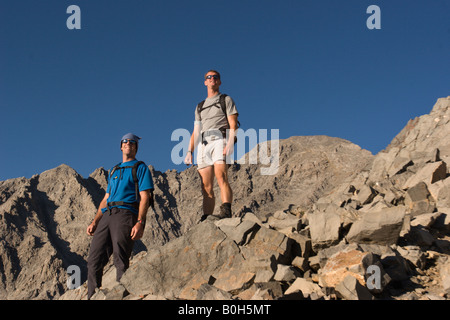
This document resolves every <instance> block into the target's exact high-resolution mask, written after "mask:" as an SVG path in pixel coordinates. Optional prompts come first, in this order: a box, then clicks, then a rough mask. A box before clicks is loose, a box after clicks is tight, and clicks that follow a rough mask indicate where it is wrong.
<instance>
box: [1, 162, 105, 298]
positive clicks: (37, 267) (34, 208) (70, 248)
mask: <svg viewBox="0 0 450 320" xmlns="http://www.w3.org/2000/svg"><path fill="white" fill-rule="evenodd" d="M104 178H105V176H104V175H103V176H102V174H101V172H100V171H96V172H95V173H94V174H93V176H92V177H90V178H89V179H86V180H85V179H83V178H82V177H80V176H79V175H78V174H77V173H76V172H75V171H74V170H73V169H71V168H69V167H68V166H65V165H62V166H60V167H58V168H56V169H53V170H49V171H46V172H44V173H42V174H40V175H37V176H34V177H32V178H31V179H29V180H28V179H24V178H19V179H12V180H7V181H2V182H0V195H1V196H0V197H1V198H0V201H1V202H0V203H1V205H0V217H1V224H0V239H1V240H0V241H1V243H2V245H1V246H0V257H1V264H0V272H1V276H2V278H1V282H0V288H1V289H0V297H1V298H3V299H5V298H8V299H31V298H37V299H48V298H52V297H54V296H57V295H59V293H60V292H61V290H62V289H63V285H64V283H65V279H66V278H67V274H66V273H65V268H67V266H69V265H71V264H76V265H79V266H80V267H82V268H85V265H86V263H85V256H86V254H87V250H88V241H87V239H85V237H83V236H80V230H82V229H83V228H85V226H86V221H89V219H90V218H91V217H92V216H93V214H94V213H95V211H96V203H95V202H98V201H99V200H98V199H99V198H100V197H101V193H102V189H101V186H102V185H103V186H104V185H105V180H104ZM102 179H103V181H102ZM94 199H95V200H94Z"/></svg>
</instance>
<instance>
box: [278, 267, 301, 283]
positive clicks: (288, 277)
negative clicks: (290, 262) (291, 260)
mask: <svg viewBox="0 0 450 320" xmlns="http://www.w3.org/2000/svg"><path fill="white" fill-rule="evenodd" d="M299 276H300V273H299V272H298V271H297V270H296V269H295V268H293V267H292V266H287V265H283V264H279V265H278V266H277V272H276V273H275V276H274V277H273V279H274V280H275V281H283V282H291V281H294V280H295V279H296V278H297V277H299Z"/></svg>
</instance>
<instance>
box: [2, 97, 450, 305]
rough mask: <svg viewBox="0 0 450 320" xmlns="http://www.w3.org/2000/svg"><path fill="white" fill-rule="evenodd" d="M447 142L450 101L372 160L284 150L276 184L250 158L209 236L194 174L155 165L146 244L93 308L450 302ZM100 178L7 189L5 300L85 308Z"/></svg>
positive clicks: (344, 150)
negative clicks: (107, 302) (220, 302)
mask: <svg viewBox="0 0 450 320" xmlns="http://www.w3.org/2000/svg"><path fill="white" fill-rule="evenodd" d="M449 134H450V97H448V98H442V99H439V100H438V101H437V102H436V104H435V106H434V107H433V109H432V111H431V112H430V114H427V115H424V116H421V117H418V118H416V119H414V120H411V121H410V122H408V124H407V125H406V127H405V128H404V129H403V130H402V131H401V132H400V133H399V134H398V135H397V136H396V137H395V138H394V139H393V140H392V142H391V144H390V145H389V146H388V147H387V148H386V150H384V151H381V152H380V153H379V154H377V155H376V156H373V155H371V154H370V152H368V151H365V150H362V149H361V148H359V147H358V146H356V145H354V144H352V143H350V142H348V141H345V140H343V139H339V138H331V137H326V136H310V137H291V138H289V139H286V140H281V141H280V143H279V146H280V153H279V157H280V158H279V160H280V161H279V167H278V170H277V171H276V170H275V171H273V172H272V173H273V174H272V175H262V174H261V169H262V168H264V165H260V164H249V163H248V161H247V162H246V161H245V157H248V156H249V155H246V156H245V157H244V158H243V159H242V161H241V162H240V164H235V165H233V166H232V167H231V168H230V171H229V176H230V183H231V185H232V188H233V193H234V201H233V211H234V217H233V218H230V219H223V220H219V221H212V220H206V221H204V222H202V223H199V218H200V216H201V203H202V198H201V193H200V181H199V177H198V174H197V172H196V170H195V168H190V169H187V170H185V171H183V172H176V171H174V170H172V171H167V172H165V173H162V172H159V171H156V170H155V169H154V168H153V167H152V166H150V167H149V168H150V170H151V172H152V174H153V177H154V182H155V186H156V188H155V189H156V190H155V200H156V207H155V211H153V210H151V209H150V211H149V213H148V223H147V226H146V230H145V234H144V237H143V239H142V240H140V241H138V242H137V243H136V245H135V250H134V253H133V257H132V260H131V265H130V268H129V269H128V270H127V271H126V273H125V274H124V276H123V278H122V280H121V282H120V283H117V282H116V281H115V279H114V278H115V277H114V274H115V268H114V267H113V266H112V264H111V263H110V264H109V265H108V267H107V268H105V272H104V281H103V287H102V288H100V289H99V290H98V291H97V293H96V294H95V296H94V297H93V298H95V299H124V300H128V299H147V300H148V299H152V300H154V299H295V298H298V299H313V300H316V299H325V300H330V299H423V300H427V299H448V298H450V297H449V284H448V283H449V281H448V279H449V272H448V269H449V267H448V261H449V259H448V257H449V255H450V218H449V217H450V209H449V208H450V202H449V199H450V196H449V192H448V191H449V189H450V187H449V183H450V182H449V181H450V180H449V179H450V177H449V171H448V170H449V169H448V165H447V164H448V162H449V160H450V159H449V157H450V142H448V138H447V137H448V136H449ZM259 148H261V146H259ZM269 152H271V150H270V148H269ZM106 177H107V172H106V171H105V170H104V169H102V168H100V169H97V170H96V171H95V172H93V173H92V174H91V175H90V177H88V178H83V177H81V176H80V175H78V174H77V173H76V172H75V171H74V170H73V169H72V168H70V167H68V166H66V165H61V166H59V167H57V168H55V169H52V170H48V171H46V172H43V173H41V174H39V175H35V176H33V177H32V178H31V179H25V178H16V179H11V180H6V181H0V275H1V277H0V299H58V298H60V299H85V298H86V282H85V280H86V257H87V254H88V251H89V244H90V240H91V238H90V237H89V236H87V235H86V227H87V225H88V224H89V223H90V222H91V220H92V218H93V216H94V214H95V211H96V208H97V206H98V204H99V202H100V200H101V198H102V197H103V195H104V192H105V191H104V190H105V188H106V184H107V180H106ZM215 188H216V192H217V194H219V193H218V187H217V186H216V187H215ZM219 205H220V203H219V204H218V205H217V206H216V210H218V207H219ZM71 265H76V266H78V267H79V268H80V270H81V283H82V285H81V286H80V287H79V288H77V289H68V288H67V284H66V280H67V278H68V274H67V271H66V270H67V268H68V267H69V266H71ZM371 266H372V267H371ZM377 270H379V271H380V274H379V275H378V274H377ZM372 272H373V273H372ZM377 276H379V278H376V277H377ZM374 277H375V278H374ZM333 279H334V280H333ZM376 280H379V283H380V288H378V289H377V288H376V289H375V290H374V289H373V288H372V287H371V286H372V285H373V283H378V282H377V281H376Z"/></svg>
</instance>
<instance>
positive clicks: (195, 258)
mask: <svg viewBox="0 0 450 320" xmlns="http://www.w3.org/2000/svg"><path fill="white" fill-rule="evenodd" d="M242 261H243V257H242V255H241V254H240V250H239V248H238V246H237V245H236V243H235V242H234V241H233V240H230V239H228V238H227V237H226V235H225V234H224V233H223V232H222V231H221V230H220V229H219V228H218V227H216V226H215V225H214V223H213V222H210V221H207V220H206V221H204V222H203V223H200V224H199V225H197V226H196V227H194V228H193V229H191V230H190V231H188V232H187V233H186V235H184V236H183V237H180V238H177V239H175V240H172V241H170V242H169V243H167V244H166V245H164V246H162V247H160V248H159V249H156V250H152V251H150V252H149V253H148V254H147V255H146V256H145V257H144V258H143V259H142V260H141V261H139V262H137V263H135V264H133V265H132V266H130V268H129V269H128V270H127V271H126V272H125V274H124V275H123V277H122V279H121V283H122V284H123V285H124V286H125V287H126V288H127V290H128V291H129V292H130V293H132V294H134V295H136V296H139V295H147V294H153V295H158V296H164V297H166V298H171V297H176V296H178V295H179V293H180V291H181V289H182V288H184V287H185V286H186V285H187V284H188V282H189V281H190V280H191V279H192V278H193V277H194V276H196V275H203V276H204V277H209V275H212V274H214V273H217V272H219V270H224V271H225V270H229V269H230V268H232V267H233V265H235V264H239V263H241V262H242ZM144 278H145V279H146V281H140V280H139V279H144ZM216 279H217V278H216Z"/></svg>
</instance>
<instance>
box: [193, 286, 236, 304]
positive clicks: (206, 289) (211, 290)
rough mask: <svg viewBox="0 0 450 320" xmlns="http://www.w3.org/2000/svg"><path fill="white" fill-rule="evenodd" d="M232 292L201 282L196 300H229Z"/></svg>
mask: <svg viewBox="0 0 450 320" xmlns="http://www.w3.org/2000/svg"><path fill="white" fill-rule="evenodd" d="M231 298H232V294H231V293H228V292H226V291H225V290H221V289H219V288H217V287H215V286H212V285H209V284H202V285H201V286H200V288H199V289H198V292H197V297H196V300H231Z"/></svg>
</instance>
